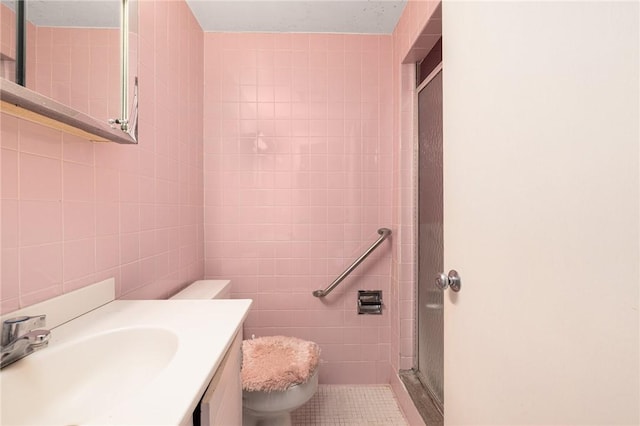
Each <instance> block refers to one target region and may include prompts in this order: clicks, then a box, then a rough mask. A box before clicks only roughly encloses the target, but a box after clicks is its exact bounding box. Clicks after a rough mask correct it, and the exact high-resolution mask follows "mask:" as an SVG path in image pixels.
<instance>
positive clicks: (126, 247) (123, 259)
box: [120, 232, 140, 264]
mask: <svg viewBox="0 0 640 426" xmlns="http://www.w3.org/2000/svg"><path fill="white" fill-rule="evenodd" d="M139 258H140V233H138V232H132V233H128V234H121V235H120V263H122V264H124V263H130V262H134V261H136V260H138V259H139Z"/></svg>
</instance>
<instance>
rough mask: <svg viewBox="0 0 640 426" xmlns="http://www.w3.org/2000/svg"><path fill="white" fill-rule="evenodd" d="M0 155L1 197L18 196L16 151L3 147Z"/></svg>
mask: <svg viewBox="0 0 640 426" xmlns="http://www.w3.org/2000/svg"><path fill="white" fill-rule="evenodd" d="M3 137H4V134H3ZM1 155H2V169H0V171H1V172H2V190H1V192H0V195H1V196H2V198H3V199H8V198H18V152H17V151H13V150H10V149H4V148H3V149H2V153H1Z"/></svg>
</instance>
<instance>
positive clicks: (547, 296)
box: [442, 0, 640, 425]
mask: <svg viewBox="0 0 640 426" xmlns="http://www.w3.org/2000/svg"><path fill="white" fill-rule="evenodd" d="M639 15H640V12H639V6H638V2H618V3H613V2H605V1H602V2H555V1H540V2H515V1H512V2H502V1H500V2H459V1H447V0H445V2H444V4H443V22H442V24H443V47H444V52H443V66H444V71H445V72H444V85H443V98H444V112H443V114H444V115H443V119H444V236H445V237H444V238H445V240H444V268H445V272H446V271H448V270H449V269H456V270H457V271H458V272H459V273H460V276H461V280H462V288H461V291H460V292H459V293H452V292H451V291H450V290H446V292H445V336H444V340H445V357H444V358H445V366H444V378H445V379H444V380H445V386H444V389H445V397H444V400H445V423H446V424H448V425H458V424H473V425H478V424H484V425H498V424H503V425H523V424H535V425H550V424H565V425H583V424H597V425H613V424H634V425H637V424H640V418H639V412H640V408H639V405H640V402H639V401H640V392H639V377H640V371H639V367H638V365H639V364H640V355H639V351H638V336H639V327H638V324H639V316H638V299H639V292H638V287H639V286H640V273H639V268H640V251H639V238H640V235H639V222H640V211H639V198H640V195H639V173H638V170H639V162H640V160H639V157H640V154H639V139H640V134H639V130H638V128H639V118H638V117H639V114H640V109H639V107H638V104H639V84H638V82H639V80H640V73H639V65H638V64H639V55H638V51H639V49H640V46H639V39H640V35H639V30H638V29H639V19H640V16H639Z"/></svg>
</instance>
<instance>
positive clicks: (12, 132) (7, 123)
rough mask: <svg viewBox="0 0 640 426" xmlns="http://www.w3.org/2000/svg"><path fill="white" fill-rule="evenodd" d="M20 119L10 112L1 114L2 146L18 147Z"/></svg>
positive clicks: (0, 142)
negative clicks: (9, 113)
mask: <svg viewBox="0 0 640 426" xmlns="http://www.w3.org/2000/svg"><path fill="white" fill-rule="evenodd" d="M19 123H20V120H19V119H18V118H16V117H13V116H11V115H8V114H4V113H2V114H0V136H1V141H0V144H2V148H7V149H14V150H17V149H18V127H19Z"/></svg>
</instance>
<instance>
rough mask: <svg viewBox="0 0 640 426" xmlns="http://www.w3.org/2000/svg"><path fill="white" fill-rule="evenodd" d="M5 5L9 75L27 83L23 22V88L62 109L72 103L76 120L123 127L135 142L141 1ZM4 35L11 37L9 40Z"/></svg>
mask: <svg viewBox="0 0 640 426" xmlns="http://www.w3.org/2000/svg"><path fill="white" fill-rule="evenodd" d="M1 7H2V10H1V11H0V17H1V19H2V40H3V42H2V50H1V51H0V53H1V56H0V58H1V59H2V67H1V68H0V69H1V70H2V77H3V78H5V79H7V80H10V81H14V82H16V83H20V82H21V80H22V79H21V74H22V73H21V70H22V67H21V62H22V61H21V60H20V59H21V51H22V49H21V48H20V43H19V38H20V37H19V34H20V33H19V31H17V29H19V28H20V26H21V25H23V26H24V34H25V42H24V54H23V55H22V57H23V58H24V71H23V72H24V79H23V82H24V86H25V87H26V88H27V89H29V90H30V91H32V92H34V93H36V94H38V95H41V96H44V97H46V98H48V99H51V100H54V101H56V102H57V103H59V104H60V105H62V106H63V107H64V108H62V109H65V110H66V108H71V109H72V110H73V111H75V112H77V113H79V114H76V115H75V116H76V117H83V118H84V117H86V118H89V119H91V120H96V121H98V122H100V123H101V124H102V125H104V127H106V128H107V129H109V128H111V129H119V130H121V131H124V132H125V133H126V134H127V135H128V137H129V139H131V140H129V141H128V143H135V142H136V140H137V51H138V49H137V27H138V22H137V21H138V19H137V17H138V15H137V2H136V1H130V0H83V1H77V0H71V1H68V0H60V1H51V0H13V1H7V0H2V3H1ZM21 7H24V16H25V19H24V21H21V20H20V16H21V13H20V12H21ZM12 16H13V17H14V19H15V20H13V21H12V20H11V17H12ZM11 24H12V25H11ZM9 27H12V28H13V31H12V30H11V28H9ZM5 33H6V35H7V36H8V37H9V39H10V40H9V42H8V43H6V44H5V43H4V40H5V39H6V38H5ZM11 34H13V36H11ZM11 42H13V44H14V47H13V48H12V46H11V44H12V43H11ZM5 83H6V82H3V86H5V85H6V86H9V85H7V84H5ZM18 90H19V89H18ZM3 100H5V96H4V90H3ZM36 112H38V113H42V112H41V111H36ZM56 119H58V118H56ZM120 136H122V135H120ZM125 140H126V139H125ZM117 142H124V141H123V140H117Z"/></svg>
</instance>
